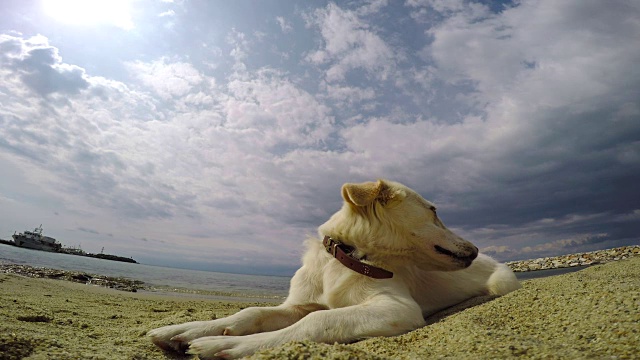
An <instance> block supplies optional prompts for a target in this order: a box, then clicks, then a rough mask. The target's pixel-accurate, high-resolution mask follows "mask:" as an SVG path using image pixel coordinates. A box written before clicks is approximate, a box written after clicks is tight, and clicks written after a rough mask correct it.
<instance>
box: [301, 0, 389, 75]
mask: <svg viewBox="0 0 640 360" xmlns="http://www.w3.org/2000/svg"><path fill="white" fill-rule="evenodd" d="M307 24H308V26H313V27H317V28H318V29H319V30H320V33H321V35H322V39H323V42H324V44H323V45H324V46H323V47H322V48H321V49H319V50H316V51H313V52H311V53H309V54H308V55H307V60H308V61H309V62H310V63H312V64H315V65H320V66H322V65H328V69H327V70H326V72H325V75H326V79H327V81H329V82H336V81H337V82H339V81H344V79H345V76H346V75H347V73H349V72H350V71H353V70H355V69H362V70H364V71H365V72H366V73H367V75H368V76H371V77H374V78H376V79H379V80H384V79H386V78H387V77H388V76H389V74H390V72H391V71H392V70H393V69H394V68H395V62H396V60H395V55H394V51H393V49H392V48H391V46H389V45H388V44H387V43H386V42H385V41H384V40H383V39H382V38H381V37H380V36H378V35H377V34H376V33H375V32H374V31H372V30H371V28H370V26H369V25H368V24H366V23H365V22H363V21H361V20H360V19H359V18H358V16H357V15H356V14H355V13H354V12H352V11H349V10H343V9H342V8H340V7H338V6H337V5H335V4H329V5H328V6H327V7H326V8H324V9H318V10H316V11H315V12H314V13H312V14H311V15H308V16H307Z"/></svg>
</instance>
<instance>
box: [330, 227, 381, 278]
mask: <svg viewBox="0 0 640 360" xmlns="http://www.w3.org/2000/svg"><path fill="white" fill-rule="evenodd" d="M322 244H323V245H324V248H325V249H327V252H328V253H329V254H331V255H332V256H333V257H334V258H336V259H338V261H340V262H341V263H342V265H344V266H346V267H348V268H349V269H351V270H353V271H355V272H357V273H360V274H362V275H366V276H368V277H371V278H374V279H390V278H392V277H393V273H392V272H391V271H388V270H385V269H383V268H379V267H375V266H372V265H369V264H365V263H363V262H362V261H360V260H358V259H356V258H355V257H353V255H352V254H353V252H354V250H355V249H353V248H350V247H349V246H347V245H345V244H343V243H341V242H340V241H337V240H334V239H332V238H331V237H330V236H325V237H324V239H323V240H322Z"/></svg>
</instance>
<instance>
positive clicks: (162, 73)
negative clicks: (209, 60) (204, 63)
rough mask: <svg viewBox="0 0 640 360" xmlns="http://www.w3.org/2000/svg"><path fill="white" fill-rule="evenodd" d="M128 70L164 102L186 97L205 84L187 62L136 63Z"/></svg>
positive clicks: (163, 60) (131, 63)
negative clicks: (198, 86)
mask: <svg viewBox="0 0 640 360" xmlns="http://www.w3.org/2000/svg"><path fill="white" fill-rule="evenodd" d="M127 68H128V70H129V72H130V73H131V75H132V76H134V77H135V78H137V79H139V80H140V81H141V82H142V83H143V84H144V85H145V86H147V87H149V88H151V89H152V90H153V91H154V92H155V93H157V94H158V95H159V96H160V97H161V98H162V99H164V100H169V99H171V98H174V97H181V96H185V95H187V94H188V93H190V92H191V91H192V90H194V88H195V87H196V86H197V85H200V84H202V83H203V82H204V77H203V76H202V74H200V72H199V71H198V70H196V69H195V68H194V67H193V65H191V64H189V63H185V62H169V61H168V60H167V59H160V60H156V61H153V62H150V63H143V62H141V61H134V62H130V63H128V64H127ZM212 83H213V84H215V82H214V81H213V82H210V83H209V84H210V85H211V84H212Z"/></svg>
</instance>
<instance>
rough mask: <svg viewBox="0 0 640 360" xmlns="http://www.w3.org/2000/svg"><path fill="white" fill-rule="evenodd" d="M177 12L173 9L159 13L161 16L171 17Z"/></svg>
mask: <svg viewBox="0 0 640 360" xmlns="http://www.w3.org/2000/svg"><path fill="white" fill-rule="evenodd" d="M175 14H176V12H175V11H173V10H167V11H165V12H161V13H160V14H158V16H159V17H171V16H175Z"/></svg>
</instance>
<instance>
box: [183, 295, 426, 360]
mask: <svg viewBox="0 0 640 360" xmlns="http://www.w3.org/2000/svg"><path fill="white" fill-rule="evenodd" d="M424 324H425V321H424V319H423V317H422V312H421V310H420V307H419V306H418V304H417V303H415V302H414V301H413V300H412V299H410V298H404V297H400V296H392V295H379V296H376V297H374V298H371V299H370V300H368V301H367V302H365V303H362V304H358V305H354V306H349V307H344V308H339V309H331V310H326V311H317V312H313V313H311V314H309V315H307V316H305V317H304V318H303V319H301V320H300V321H298V322H296V323H294V324H293V325H291V326H289V327H286V328H283V329H281V330H278V331H272V332H265V333H260V334H253V335H248V336H208V337H202V338H199V339H196V340H193V341H191V343H190V346H189V350H188V353H190V354H197V355H198V357H199V358H200V359H215V358H220V357H221V358H225V359H235V358H240V357H243V356H248V355H251V354H253V353H254V352H256V351H257V350H258V349H261V348H269V347H275V346H279V345H282V344H285V343H287V342H290V341H300V340H312V341H316V342H323V343H330V344H333V343H336V342H338V343H348V342H352V341H355V340H359V339H363V338H368V337H374V336H393V335H399V334H403V333H405V332H408V331H411V330H414V329H417V328H419V327H421V326H424Z"/></svg>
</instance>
